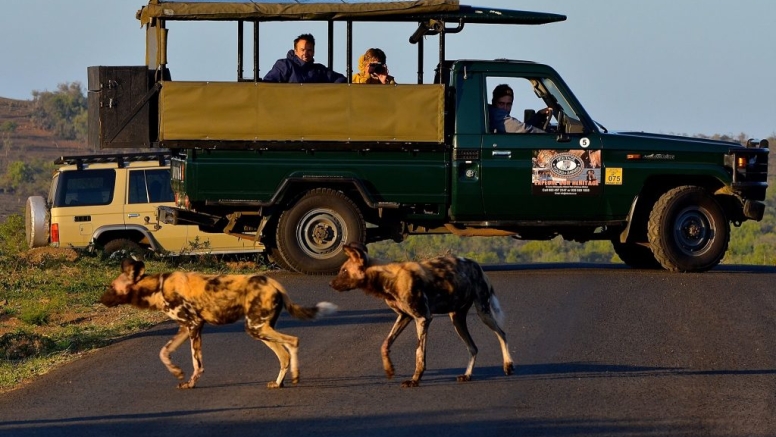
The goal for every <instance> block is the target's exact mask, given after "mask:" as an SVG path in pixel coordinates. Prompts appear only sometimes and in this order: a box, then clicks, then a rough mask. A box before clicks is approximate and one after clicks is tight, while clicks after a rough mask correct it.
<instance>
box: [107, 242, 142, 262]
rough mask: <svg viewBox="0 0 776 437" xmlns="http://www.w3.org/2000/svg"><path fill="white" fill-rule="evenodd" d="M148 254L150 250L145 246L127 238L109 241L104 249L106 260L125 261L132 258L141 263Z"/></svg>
mask: <svg viewBox="0 0 776 437" xmlns="http://www.w3.org/2000/svg"><path fill="white" fill-rule="evenodd" d="M147 252H148V250H146V249H145V248H144V247H143V246H141V245H140V244H138V243H135V242H134V241H132V240H129V239H126V238H117V239H115V240H111V241H108V242H107V243H105V246H104V247H103V248H102V256H103V257H104V258H116V259H124V258H130V257H132V258H135V259H136V260H138V261H139V260H142V259H144V258H145V255H146V253H147Z"/></svg>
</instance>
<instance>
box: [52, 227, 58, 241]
mask: <svg viewBox="0 0 776 437" xmlns="http://www.w3.org/2000/svg"><path fill="white" fill-rule="evenodd" d="M51 242H52V243H56V244H59V223H52V224H51Z"/></svg>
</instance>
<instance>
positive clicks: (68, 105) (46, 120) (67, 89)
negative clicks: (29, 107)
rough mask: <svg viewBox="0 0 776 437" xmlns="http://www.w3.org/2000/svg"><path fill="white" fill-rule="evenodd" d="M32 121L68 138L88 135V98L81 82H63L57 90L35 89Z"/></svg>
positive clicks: (80, 137)
mask: <svg viewBox="0 0 776 437" xmlns="http://www.w3.org/2000/svg"><path fill="white" fill-rule="evenodd" d="M32 97H33V104H34V107H33V112H32V122H33V124H35V125H36V126H38V127H40V128H42V129H46V130H49V131H53V132H54V133H55V134H57V135H58V136H60V137H62V138H64V139H66V140H75V139H79V140H83V139H85V137H86V135H85V134H86V129H87V128H86V116H85V114H86V112H87V111H86V109H87V100H86V96H84V94H83V91H82V90H81V83H80V82H72V83H61V84H59V86H58V89H57V91H54V92H50V91H33V92H32Z"/></svg>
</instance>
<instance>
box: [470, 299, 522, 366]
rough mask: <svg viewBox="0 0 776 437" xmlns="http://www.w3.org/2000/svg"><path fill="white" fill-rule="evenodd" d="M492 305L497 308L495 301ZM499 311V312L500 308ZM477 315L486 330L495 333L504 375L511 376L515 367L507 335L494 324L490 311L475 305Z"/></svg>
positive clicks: (494, 320)
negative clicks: (485, 326)
mask: <svg viewBox="0 0 776 437" xmlns="http://www.w3.org/2000/svg"><path fill="white" fill-rule="evenodd" d="M495 298H496V297H495V296H491V299H495ZM492 305H496V306H498V301H497V300H496V301H495V302H494V303H493V304H492ZM499 311H501V309H500V308H499ZM477 314H478V315H479V316H480V320H482V322H483V323H485V325H487V327H488V328H490V329H492V330H493V332H495V333H496V337H498V341H499V343H501V355H502V356H503V358H504V374H506V375H511V374H512V372H513V371H514V367H515V365H514V361H512V356H511V355H510V354H509V345H508V344H507V334H506V333H505V332H504V330H503V329H501V326H499V324H498V322H496V319H495V318H493V314H491V312H490V311H487V312H486V311H484V310H482V309H480V305H477Z"/></svg>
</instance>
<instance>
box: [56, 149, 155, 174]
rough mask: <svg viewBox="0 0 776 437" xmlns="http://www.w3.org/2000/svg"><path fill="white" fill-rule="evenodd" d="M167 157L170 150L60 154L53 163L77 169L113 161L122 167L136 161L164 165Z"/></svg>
mask: <svg viewBox="0 0 776 437" xmlns="http://www.w3.org/2000/svg"><path fill="white" fill-rule="evenodd" d="M169 159H170V152H138V153H116V154H110V155H107V154H106V155H78V156H60V157H59V158H57V159H55V160H54V164H56V165H62V164H68V165H75V166H76V168H77V169H78V170H83V169H84V164H106V163H112V162H115V163H116V164H117V165H118V168H124V167H125V166H126V165H127V163H130V162H138V161H159V166H164V165H166V161H168V160H169Z"/></svg>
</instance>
